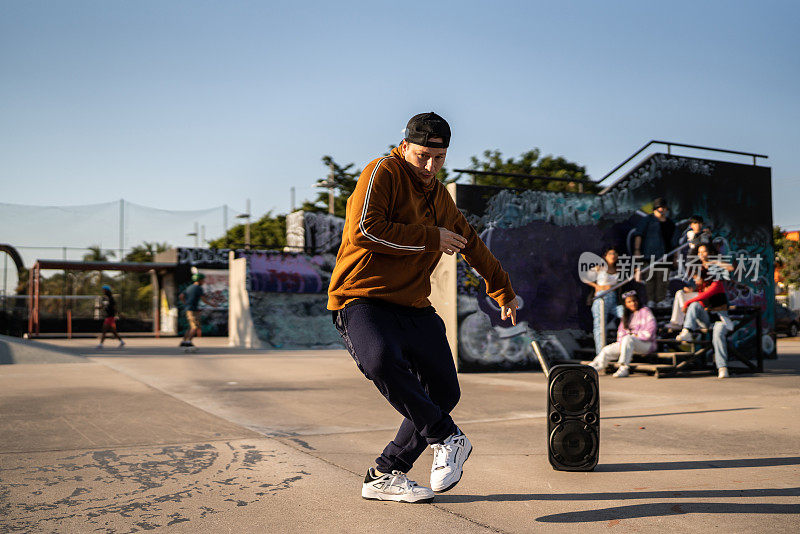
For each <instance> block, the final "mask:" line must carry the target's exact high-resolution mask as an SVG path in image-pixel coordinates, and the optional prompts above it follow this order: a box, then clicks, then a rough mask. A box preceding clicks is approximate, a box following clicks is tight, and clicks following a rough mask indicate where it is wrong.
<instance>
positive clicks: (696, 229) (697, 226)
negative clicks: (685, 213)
mask: <svg viewBox="0 0 800 534" xmlns="http://www.w3.org/2000/svg"><path fill="white" fill-rule="evenodd" d="M689 226H691V227H692V231H693V232H694V233H695V234H699V233H700V230H702V229H703V223H701V222H697V221H692V222H691V224H690V225H689Z"/></svg>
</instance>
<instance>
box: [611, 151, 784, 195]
mask: <svg viewBox="0 0 800 534" xmlns="http://www.w3.org/2000/svg"><path fill="white" fill-rule="evenodd" d="M650 145H666V147H667V154H672V147H674V146H677V147H681V148H692V149H695V150H707V151H709V152H723V153H725V154H736V155H738V156H749V157H752V158H753V165H756V164H757V161H756V160H757V158H764V159H767V158H768V157H769V156H766V155H764V154H755V153H753V152H742V151H740V150H728V149H727V148H715V147H710V146H702V145H689V144H686V143H675V142H673V141H659V140H657V139H651V140H650V141H648V142H647V143H645V145H644V146H643V147H642V148H640V149H639V150H637V151H636V152H634V153H633V154H632V155H631V156H629V157H628V158H627V159H626V160H625V161H623V162H622V163H620V164H619V165H617V166H616V167H614V168H613V169H611V170H610V171H609V172H607V173H606V175H605V176H603V177H602V178H600V179H599V180H597V182H596V183H597V184H600V183H602V182H604V181H605V180H606V179H607V178H608V177H610V176H611V175H612V174H614V173H615V172H617V171H618V170H620V169H621V168H622V167H624V166H625V165H627V164H628V163H630V161H631V160H632V159H633V158H635V157H636V156H638V155H639V154H641V153H642V152H644V151H645V150H647V148H648V147H649V146H650ZM612 185H613V184H612ZM609 187H611V186H607V187H606V188H605V189H603V190H602V191H600V194H601V195H602V194H603V193H605V192H606V191H607V190H608V188H609Z"/></svg>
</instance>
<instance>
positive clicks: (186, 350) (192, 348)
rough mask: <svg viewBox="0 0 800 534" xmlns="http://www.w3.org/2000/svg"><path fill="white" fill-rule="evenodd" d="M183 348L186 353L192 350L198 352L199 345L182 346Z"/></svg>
mask: <svg viewBox="0 0 800 534" xmlns="http://www.w3.org/2000/svg"><path fill="white" fill-rule="evenodd" d="M181 349H183V352H185V353H187V354H188V353H190V352H197V351H198V348H197V347H195V346H191V347H181Z"/></svg>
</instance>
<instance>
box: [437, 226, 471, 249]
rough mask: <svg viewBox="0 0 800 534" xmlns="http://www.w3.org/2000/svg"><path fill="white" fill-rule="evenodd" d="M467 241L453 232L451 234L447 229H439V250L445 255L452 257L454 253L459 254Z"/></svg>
mask: <svg viewBox="0 0 800 534" xmlns="http://www.w3.org/2000/svg"><path fill="white" fill-rule="evenodd" d="M466 244H467V240H466V239H465V238H463V237H461V236H460V235H458V234H457V233H455V232H451V231H450V230H448V229H447V228H442V227H441V226H440V227H439V250H440V251H442V252H444V253H445V254H447V255H449V256H452V255H453V254H455V253H456V252H461V249H462V248H464V245H466Z"/></svg>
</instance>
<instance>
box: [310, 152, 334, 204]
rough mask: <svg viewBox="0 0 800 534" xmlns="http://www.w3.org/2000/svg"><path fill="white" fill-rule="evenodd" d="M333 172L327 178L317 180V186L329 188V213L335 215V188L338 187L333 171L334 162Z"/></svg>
mask: <svg viewBox="0 0 800 534" xmlns="http://www.w3.org/2000/svg"><path fill="white" fill-rule="evenodd" d="M330 167H331V173H330V174H329V175H328V177H327V178H326V179H325V180H322V179H320V180H317V183H316V186H315V187H322V188H324V189H327V190H328V213H330V214H331V215H333V213H334V209H333V190H334V188H335V187H336V181H335V180H334V172H333V162H331V165H330Z"/></svg>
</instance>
